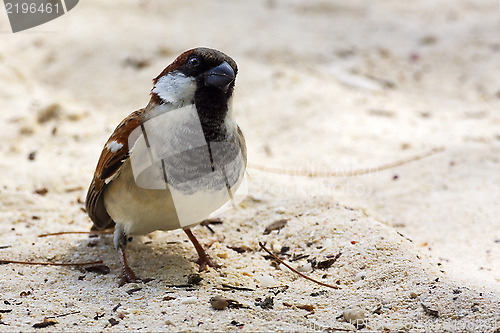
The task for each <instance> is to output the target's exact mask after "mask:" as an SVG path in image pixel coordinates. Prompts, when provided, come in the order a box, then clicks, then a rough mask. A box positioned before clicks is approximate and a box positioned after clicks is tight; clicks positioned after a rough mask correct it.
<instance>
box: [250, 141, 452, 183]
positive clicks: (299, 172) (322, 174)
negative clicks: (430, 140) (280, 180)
mask: <svg viewBox="0 0 500 333" xmlns="http://www.w3.org/2000/svg"><path fill="white" fill-rule="evenodd" d="M444 150H445V148H444V147H438V148H434V149H432V150H430V151H428V152H425V153H422V154H419V155H414V156H411V157H408V158H405V159H402V160H399V161H394V162H391V163H387V164H382V165H380V166H378V167H374V168H366V169H356V170H350V171H349V170H344V171H319V172H318V171H311V170H307V169H283V168H278V167H268V166H265V165H260V164H254V163H249V164H248V167H249V168H253V169H256V170H260V171H263V172H268V173H275V174H281V175H289V176H300V177H311V178H328V177H354V176H360V175H366V174H369V173H374V172H379V171H382V170H387V169H392V168H395V167H398V166H401V165H404V164H408V163H410V162H414V161H418V160H421V159H423V158H426V157H429V156H432V155H434V154H437V153H440V152H443V151H444Z"/></svg>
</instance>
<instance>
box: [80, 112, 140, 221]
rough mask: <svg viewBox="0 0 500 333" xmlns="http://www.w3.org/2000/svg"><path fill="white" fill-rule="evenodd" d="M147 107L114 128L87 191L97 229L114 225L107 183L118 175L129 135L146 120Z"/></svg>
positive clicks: (90, 213) (127, 148) (127, 149)
mask: <svg viewBox="0 0 500 333" xmlns="http://www.w3.org/2000/svg"><path fill="white" fill-rule="evenodd" d="M144 113H145V109H141V110H138V111H135V112H133V113H131V114H130V115H129V116H128V117H127V118H125V119H124V120H123V121H122V122H121V123H120V124H119V125H118V127H116V129H115V130H114V132H113V134H112V135H111V136H110V138H109V139H108V141H107V142H106V145H105V146H104V149H103V150H102V153H101V156H100V157H99V162H98V163H97V167H96V170H95V173H94V178H93V179H92V183H91V184H90V187H89V190H88V192H87V199H86V200H85V208H86V211H87V214H88V215H89V217H90V219H91V220H92V222H94V226H95V227H96V228H97V229H104V228H109V227H112V226H113V225H114V222H113V219H112V218H111V217H110V216H109V214H108V212H107V211H106V207H105V206H104V200H103V199H104V198H103V197H104V196H103V194H104V190H105V189H106V186H107V184H108V183H109V182H110V181H112V180H113V179H114V178H115V177H117V176H118V174H119V172H120V168H121V166H122V165H123V162H124V161H125V160H126V159H127V158H128V156H129V135H130V134H131V133H132V131H133V130H134V129H136V128H137V127H138V126H140V125H141V124H142V123H143V122H144V120H143V119H144Z"/></svg>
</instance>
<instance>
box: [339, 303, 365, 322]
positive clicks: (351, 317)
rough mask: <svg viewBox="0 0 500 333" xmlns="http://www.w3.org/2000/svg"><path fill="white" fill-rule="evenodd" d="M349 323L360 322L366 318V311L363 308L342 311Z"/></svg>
mask: <svg viewBox="0 0 500 333" xmlns="http://www.w3.org/2000/svg"><path fill="white" fill-rule="evenodd" d="M342 315H343V316H344V319H345V320H346V321H347V322H348V323H351V324H352V323H359V322H361V321H363V320H364V319H365V311H364V310H363V309H361V308H357V307H356V308H350V309H345V310H344V312H343V313H342Z"/></svg>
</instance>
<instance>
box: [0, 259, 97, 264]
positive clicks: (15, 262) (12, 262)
mask: <svg viewBox="0 0 500 333" xmlns="http://www.w3.org/2000/svg"><path fill="white" fill-rule="evenodd" d="M3 264H19V265H39V266H87V265H97V264H102V260H98V261H90V262H78V263H70V262H29V261H17V260H3V259H0V265H3Z"/></svg>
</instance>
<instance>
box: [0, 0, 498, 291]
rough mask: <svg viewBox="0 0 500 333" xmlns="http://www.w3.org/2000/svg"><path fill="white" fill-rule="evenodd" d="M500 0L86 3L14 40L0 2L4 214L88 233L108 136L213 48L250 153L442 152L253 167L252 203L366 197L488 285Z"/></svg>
mask: <svg viewBox="0 0 500 333" xmlns="http://www.w3.org/2000/svg"><path fill="white" fill-rule="evenodd" d="M498 6H499V4H498V2H496V1H485V0H483V1H477V0H474V1H473V0H459V1H439V2H436V1H431V0H419V1H417V2H412V3H411V4H409V3H406V2H401V1H396V0H383V1H376V2H370V1H361V0H359V1H358V0H354V1H348V2H346V1H333V0H331V1H330V0H328V1H327V0H308V1H304V0H258V1H243V0H234V1H222V0H210V1H192V0H183V1H131V0H123V1H119V2H105V1H97V0H86V1H81V2H80V3H79V4H78V5H77V7H75V8H74V9H73V10H72V11H71V12H69V13H68V14H66V15H63V16H62V17H60V18H58V19H56V20H54V21H51V22H49V23H47V24H44V25H42V26H39V27H36V28H33V29H30V30H27V31H25V32H21V33H16V34H12V33H11V31H10V26H9V23H8V19H7V15H6V14H5V12H3V11H0V33H1V34H0V40H1V42H0V43H1V45H2V46H1V48H0V101H1V112H0V117H1V118H2V121H1V123H0V140H1V142H2V143H1V144H0V154H1V157H2V158H1V160H0V173H1V175H2V176H1V177H2V178H1V179H2V181H1V188H0V201H1V203H2V204H1V208H0V214H1V218H2V220H3V221H6V222H10V223H14V222H13V221H19V220H21V221H23V220H30V217H31V216H35V215H43V214H47V215H50V216H51V221H52V223H55V225H57V227H54V229H58V230H59V229H64V227H65V225H66V223H68V220H71V221H72V223H75V224H76V225H78V226H79V227H81V228H87V227H88V226H90V222H89V221H88V218H87V217H86V215H85V214H84V213H83V212H81V210H80V208H81V200H83V198H84V197H85V193H86V189H87V186H88V184H89V183H90V180H91V177H92V174H93V170H94V167H95V165H96V163H97V158H98V156H99V154H100V152H101V149H102V146H103V144H104V142H105V141H106V139H107V137H108V136H109V134H110V133H111V132H112V130H113V129H114V127H115V126H116V125H117V124H118V122H119V121H120V120H121V119H123V118H124V117H125V116H126V115H128V114H129V113H131V112H132V111H134V110H137V109H139V108H142V107H143V106H145V105H146V104H147V102H148V100H149V96H148V93H149V91H150V89H151V86H152V81H151V80H152V78H154V77H155V76H156V75H158V73H160V72H161V71H162V70H163V68H164V67H166V66H167V65H168V64H169V63H170V62H171V61H172V60H173V59H174V58H175V57H176V56H177V55H178V54H180V53H181V52H183V51H185V50H186V49H189V48H192V47H196V46H207V47H211V48H216V49H219V50H221V51H223V52H225V53H227V54H229V55H230V56H231V57H233V58H234V59H235V61H236V62H237V63H238V65H239V69H240V72H239V74H238V79H237V83H236V95H235V99H234V112H235V117H236V119H237V120H238V122H239V123H240V125H241V127H242V129H243V131H244V133H245V136H246V140H247V144H248V149H249V162H250V163H253V164H259V165H265V166H270V167H277V168H283V169H291V170H296V169H301V168H306V169H308V170H312V171H344V170H352V169H358V168H366V167H377V166H379V165H383V164H384V163H388V162H392V161H395V160H399V159H402V158H407V157H410V156H413V155H415V154H420V153H422V152H427V151H429V150H431V149H433V148H436V147H444V148H445V151H444V152H441V153H439V154H436V155H434V156H432V157H428V158H426V159H423V160H420V161H416V162H412V163H409V164H406V165H403V166H401V167H397V168H394V169H390V170H385V171H380V172H373V173H371V174H370V175H367V176H359V177H347V178H346V177H337V178H325V179H307V178H306V179H304V178H301V177H290V176H285V175H273V174H268V173H263V172H260V171H258V170H255V169H251V168H249V170H248V172H249V175H250V178H251V183H253V185H252V186H253V187H252V188H251V191H250V195H251V196H253V197H261V196H267V197H269V198H272V197H273V196H275V197H276V196H286V195H290V196H307V197H311V196H318V197H326V198H330V199H331V200H332V201H339V202H342V203H343V204H345V205H347V206H353V207H354V206H356V207H361V208H363V209H365V210H366V211H367V212H368V214H372V215H374V216H377V218H378V219H379V220H381V221H383V222H384V223H386V224H387V225H389V226H392V227H394V228H397V230H398V231H399V232H401V233H402V234H404V235H405V236H406V237H408V238H410V239H412V240H413V243H414V244H415V246H416V247H418V248H421V249H422V250H424V251H427V252H429V253H430V254H431V256H432V257H433V259H434V260H435V261H436V263H438V264H439V266H440V268H442V270H443V271H445V272H447V274H449V275H450V276H452V277H453V279H459V280H463V281H467V283H468V284H471V285H487V286H491V287H492V288H493V289H495V288H496V289H495V290H497V291H498V282H499V281H500V267H499V265H500V264H499V263H500V254H499V253H500V221H499V218H498V216H500V207H499V204H498V203H499V202H500V191H499V190H500V173H499V170H500V129H499V125H500V113H499V107H500V79H499V75H498V73H500V14H499V13H500V11H499V8H498ZM45 190H46V191H45ZM44 191H45V193H46V195H43V194H40V193H41V192H44ZM285 208H286V207H285ZM311 209H314V207H311ZM30 223H36V221H35V222H33V221H31V222H30ZM27 225H28V224H27ZM0 228H2V230H0V231H2V232H4V233H5V232H8V230H10V224H9V223H2V224H1V225H0ZM17 230H18V232H22V229H21V228H20V227H18V229H17Z"/></svg>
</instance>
